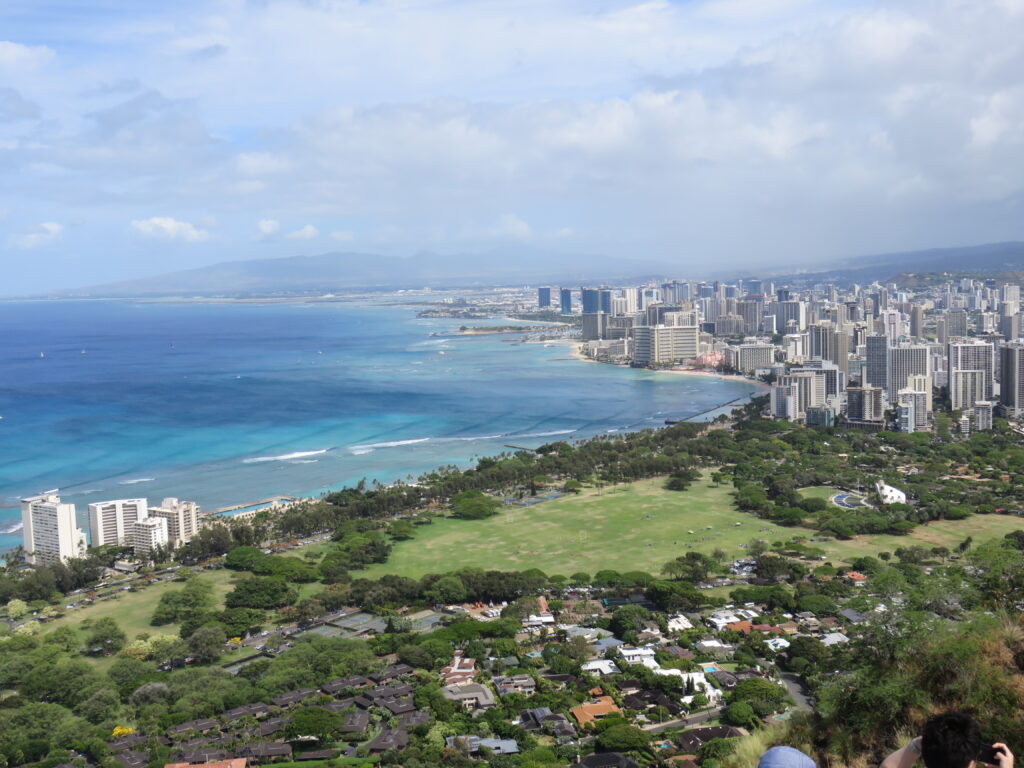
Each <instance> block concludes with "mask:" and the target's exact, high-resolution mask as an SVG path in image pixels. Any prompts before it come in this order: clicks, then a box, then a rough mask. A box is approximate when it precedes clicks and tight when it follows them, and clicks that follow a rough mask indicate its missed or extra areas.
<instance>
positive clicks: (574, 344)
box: [524, 339, 771, 392]
mask: <svg viewBox="0 0 1024 768" xmlns="http://www.w3.org/2000/svg"><path fill="white" fill-rule="evenodd" d="M524 343H525V344H541V343H543V344H563V345H566V346H568V347H570V349H569V354H570V355H571V356H572V357H573V358H575V359H576V360H582V361H583V362H585V363H597V364H600V365H612V366H615V367H616V368H630V366H628V365H624V364H622V363H612V362H607V361H604V360H595V359H594V358H592V357H587V356H586V355H585V354H583V345H582V344H581V343H580V342H579V341H578V340H577V339H552V340H550V341H545V342H539V341H528V342H524ZM631 370H638V371H648V372H650V373H669V374H672V375H673V376H702V377H704V378H707V379H721V380H722V381H742V382H746V383H747V384H752V385H754V386H756V387H758V388H759V389H761V390H762V391H764V392H767V391H768V390H769V389H770V388H771V387H769V385H767V384H765V383H764V382H763V381H758V380H757V379H751V378H749V377H747V376H743V375H742V374H736V373H718V372H717V371H706V370H698V369H689V368H636V369H631Z"/></svg>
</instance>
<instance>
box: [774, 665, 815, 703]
mask: <svg viewBox="0 0 1024 768" xmlns="http://www.w3.org/2000/svg"><path fill="white" fill-rule="evenodd" d="M782 682H783V683H784V684H785V686H786V690H787V691H789V695H790V696H792V697H793V700H794V701H795V702H796V708H797V709H814V707H813V706H811V701H810V692H809V691H808V690H807V685H806V684H805V683H804V681H803V678H801V677H800V675H794V674H793V673H792V672H783V673H782Z"/></svg>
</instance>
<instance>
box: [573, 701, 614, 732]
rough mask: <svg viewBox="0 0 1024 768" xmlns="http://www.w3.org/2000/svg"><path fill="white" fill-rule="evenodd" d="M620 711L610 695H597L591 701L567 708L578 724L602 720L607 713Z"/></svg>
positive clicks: (583, 724) (612, 713) (611, 713)
mask: <svg viewBox="0 0 1024 768" xmlns="http://www.w3.org/2000/svg"><path fill="white" fill-rule="evenodd" d="M621 711H622V710H620V709H619V708H618V707H617V706H616V705H615V699H613V698H612V697H611V696H598V697H597V698H596V699H594V700H593V701H588V702H587V703H586V704H580V705H579V706H578V707H573V708H572V709H571V710H569V712H570V714H572V716H573V717H575V718H576V722H577V723H579V724H580V726H585V725H586V724H587V723H593V722H594V721H595V720H602V719H604V718H606V717H608V715H615V714H618V713H619V712H621Z"/></svg>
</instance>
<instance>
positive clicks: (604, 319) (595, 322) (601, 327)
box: [580, 312, 609, 341]
mask: <svg viewBox="0 0 1024 768" xmlns="http://www.w3.org/2000/svg"><path fill="white" fill-rule="evenodd" d="M580 317H581V318H582V320H583V325H582V327H581V328H580V338H581V339H583V341H594V340H595V339H603V338H604V337H605V329H606V328H607V327H608V317H609V315H606V314H605V313H604V312H584V313H583V314H582V315H581V316H580Z"/></svg>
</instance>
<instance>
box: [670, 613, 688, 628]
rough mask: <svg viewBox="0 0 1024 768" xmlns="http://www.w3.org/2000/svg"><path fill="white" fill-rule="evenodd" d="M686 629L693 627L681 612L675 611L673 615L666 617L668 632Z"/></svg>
mask: <svg viewBox="0 0 1024 768" xmlns="http://www.w3.org/2000/svg"><path fill="white" fill-rule="evenodd" d="M688 629H693V623H692V622H691V621H690V620H689V619H688V618H686V617H685V616H683V614H681V613H677V614H676V615H674V616H669V617H668V631H669V632H685V631H686V630H688Z"/></svg>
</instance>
